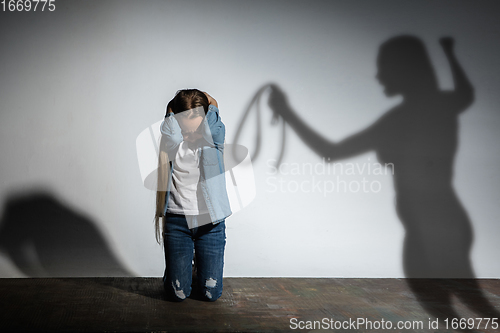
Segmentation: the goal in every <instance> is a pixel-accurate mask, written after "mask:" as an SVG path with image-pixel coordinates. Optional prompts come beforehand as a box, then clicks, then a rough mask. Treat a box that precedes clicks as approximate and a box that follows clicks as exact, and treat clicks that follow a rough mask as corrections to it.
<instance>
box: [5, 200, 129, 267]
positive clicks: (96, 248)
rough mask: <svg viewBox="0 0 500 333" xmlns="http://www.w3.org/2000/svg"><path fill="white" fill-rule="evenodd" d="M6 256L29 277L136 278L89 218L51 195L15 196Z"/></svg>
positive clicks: (8, 214) (9, 203) (8, 212)
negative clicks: (132, 276)
mask: <svg viewBox="0 0 500 333" xmlns="http://www.w3.org/2000/svg"><path fill="white" fill-rule="evenodd" d="M3 210H4V212H3V216H2V218H1V220H0V250H1V251H2V252H3V253H4V254H6V255H7V256H8V257H9V259H10V260H11V261H12V263H14V264H15V265H16V266H17V268H18V269H19V270H20V271H21V272H22V273H24V274H25V275H27V276H29V277H103V276H131V275H132V274H131V273H130V272H129V271H128V270H127V269H126V268H124V267H123V265H122V264H121V263H120V261H119V260H118V259H117V258H116V256H115V255H114V254H113V252H112V251H111V249H110V248H109V245H108V244H107V242H106V240H105V238H104V237H103V236H102V233H101V232H100V231H99V230H98V229H97V227H96V226H95V225H94V223H93V222H92V221H90V220H89V219H88V218H87V217H85V216H83V215H81V214H79V213H77V212H75V211H73V210H72V209H70V208H68V207H67V206H66V205H64V204H63V203H61V202H60V201H59V200H57V199H56V198H55V197H54V196H53V195H51V194H50V193H47V192H46V191H36V192H33V193H26V194H19V195H11V196H10V197H8V198H7V200H6V201H5V204H4V209H3Z"/></svg>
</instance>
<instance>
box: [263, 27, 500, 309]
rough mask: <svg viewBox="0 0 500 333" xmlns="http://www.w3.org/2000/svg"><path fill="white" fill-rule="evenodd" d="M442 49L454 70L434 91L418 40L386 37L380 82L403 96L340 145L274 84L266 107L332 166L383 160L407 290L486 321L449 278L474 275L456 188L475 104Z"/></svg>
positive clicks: (482, 301)
mask: <svg viewBox="0 0 500 333" xmlns="http://www.w3.org/2000/svg"><path fill="white" fill-rule="evenodd" d="M440 43H441V46H442V48H443V50H444V53H445V54H446V57H447V59H448V61H449V64H450V67H451V71H452V75H453V80H454V84H455V88H454V90H453V91H441V90H440V89H439V88H438V83H437V79H436V75H435V73H434V69H433V67H432V65H431V62H430V58H429V56H428V54H427V50H426V48H425V46H424V44H423V42H422V41H421V40H420V39H419V38H417V37H414V36H408V35H403V36H397V37H394V38H391V39H389V40H387V41H386V42H384V43H383V44H382V45H381V46H380V49H379V53H378V58H377V67H378V72H377V79H378V80H379V82H380V83H381V84H382V85H383V86H384V88H385V94H386V95H387V96H396V95H401V96H402V97H403V99H402V102H401V103H400V104H399V105H397V106H395V107H394V108H392V109H391V110H389V111H388V112H387V113H386V114H384V115H383V116H382V117H380V118H379V119H378V120H377V121H376V122H375V123H374V124H372V125H371V126H369V127H368V128H366V129H365V130H363V131H361V132H359V133H356V134H354V135H351V136H349V137H348V138H346V139H344V140H342V141H340V142H338V143H334V142H331V141H329V140H327V139H325V138H324V137H323V136H321V135H320V134H318V133H317V132H316V131H314V130H313V129H312V128H311V127H309V126H308V125H307V124H305V123H304V122H303V121H302V120H301V119H300V118H299V117H298V116H297V114H296V113H295V112H294V111H293V110H292V106H291V105H290V104H289V103H288V100H287V98H286V96H285V94H284V93H283V92H282V91H281V90H280V88H279V87H278V86H277V85H271V93H270V96H269V105H270V107H271V108H272V110H273V111H274V112H275V114H278V115H279V116H281V117H282V118H283V119H284V121H285V122H287V123H288V124H289V125H290V126H291V127H292V128H293V129H294V130H295V131H296V133H297V134H298V135H299V136H300V138H301V139H302V140H303V141H304V142H305V143H306V144H307V145H308V146H309V147H310V148H311V149H312V150H313V151H315V152H316V153H317V154H319V155H320V156H322V157H324V158H325V159H328V160H329V161H335V160H339V159H344V158H348V157H351V156H354V155H357V154H361V153H364V152H367V151H372V150H373V151H375V153H376V154H377V158H378V159H379V161H380V162H382V163H392V164H393V165H394V170H393V174H394V186H395V192H396V209H397V213H398V216H399V218H400V220H401V222H402V223H403V226H404V228H405V231H406V233H405V239H404V250H403V262H404V264H403V265H404V273H405V276H406V277H407V278H408V279H407V282H408V285H409V287H410V288H411V289H412V291H413V292H414V294H415V296H416V297H417V299H418V300H419V302H420V304H421V305H422V306H423V307H424V308H425V309H426V311H428V312H429V313H430V314H431V315H434V316H436V317H439V318H443V316H447V317H458V316H457V315H456V313H455V311H454V310H453V308H452V306H451V296H452V295H456V296H458V297H459V298H461V299H462V301H463V302H464V303H465V304H466V305H468V306H469V307H471V308H473V310H475V311H479V312H481V313H482V314H483V315H484V316H488V317H491V315H492V314H494V313H495V310H494V308H493V306H491V305H490V303H489V302H488V300H487V299H486V298H485V297H484V295H483V294H482V293H481V289H480V287H479V285H478V284H477V282H475V281H474V280H467V285H468V287H465V285H464V284H463V283H461V282H460V281H461V280H450V279H452V278H465V279H473V278H474V277H475V276H474V272H473V269H472V264H471V260H470V250H471V245H472V239H473V233H472V226H471V222H470V219H469V216H468V214H467V212H466V211H465V209H464V207H463V206H462V204H461V203H460V200H459V199H458V197H457V194H456V193H455V190H454V188H453V163H454V158H455V154H456V151H457V145H458V116H459V115H460V114H461V113H462V112H463V111H465V110H466V109H467V108H468V107H469V106H470V105H471V104H472V102H473V100H474V91H473V87H472V85H471V83H470V82H469V80H468V78H467V76H466V74H465V72H464V71H463V69H462V67H461V66H460V64H459V63H458V61H457V59H456V57H455V54H454V41H453V39H452V38H443V39H441V41H440ZM302 114H305V113H302ZM422 278H425V280H422ZM445 279H446V280H445ZM462 281H463V282H464V283H465V280H462Z"/></svg>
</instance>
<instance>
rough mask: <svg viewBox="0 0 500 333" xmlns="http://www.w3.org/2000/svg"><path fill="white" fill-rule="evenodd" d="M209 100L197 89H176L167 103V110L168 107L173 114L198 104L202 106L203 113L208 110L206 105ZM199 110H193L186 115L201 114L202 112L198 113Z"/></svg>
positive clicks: (194, 107)
mask: <svg viewBox="0 0 500 333" xmlns="http://www.w3.org/2000/svg"><path fill="white" fill-rule="evenodd" d="M209 105H210V102H209V101H208V98H207V95H205V94H204V93H203V92H202V91H199V90H198V89H183V90H178V91H177V93H176V95H175V97H174V98H173V99H172V100H171V101H170V102H169V103H168V106H167V112H168V109H169V108H170V109H171V110H172V112H173V113H174V114H178V113H181V112H184V111H187V110H191V109H196V108H199V107H200V106H201V107H203V111H205V114H207V112H208V106H209ZM200 112H201V110H199V111H194V113H190V114H189V115H188V116H190V117H193V116H203V115H204V114H198V113H200Z"/></svg>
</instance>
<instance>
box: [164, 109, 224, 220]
mask: <svg viewBox="0 0 500 333" xmlns="http://www.w3.org/2000/svg"><path fill="white" fill-rule="evenodd" d="M160 131H161V134H162V135H163V136H164V137H166V143H167V147H166V150H167V155H168V156H169V158H170V168H169V169H170V170H169V175H168V184H167V195H166V196H165V207H164V209H163V215H165V214H166V213H167V208H168V200H169V196H170V186H171V184H172V173H173V165H172V160H173V158H174V157H175V156H176V154H177V150H178V149H179V146H180V144H181V143H182V141H183V140H184V139H183V136H182V133H181V128H180V126H179V123H178V122H177V119H175V115H174V114H173V113H167V116H166V117H165V120H164V121H163V123H162V124H161V126H160ZM225 135H226V128H225V126H224V124H223V123H222V121H221V118H220V116H219V109H218V108H217V107H216V106H214V105H210V106H209V107H208V112H207V114H206V117H205V118H204V119H203V138H204V142H205V143H204V145H203V146H202V147H201V149H199V150H198V153H199V154H200V155H199V156H198V157H199V161H200V185H201V190H202V192H203V198H204V199H205V203H206V204H207V208H208V212H209V215H210V218H211V220H212V223H213V224H216V223H219V222H222V221H224V219H225V218H226V217H228V216H229V215H231V207H230V205H229V199H228V197H227V192H226V178H225V170H224V158H223V153H224V137H225Z"/></svg>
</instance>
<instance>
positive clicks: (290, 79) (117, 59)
mask: <svg viewBox="0 0 500 333" xmlns="http://www.w3.org/2000/svg"><path fill="white" fill-rule="evenodd" d="M56 6H57V7H56V10H55V12H52V13H49V12H43V13H42V12H38V13H6V12H2V13H0V59H1V60H0V87H1V88H0V112H1V113H0V135H1V140H0V154H1V156H2V162H1V167H0V191H1V192H0V195H1V198H2V202H6V200H7V198H9V197H11V196H12V195H23V194H29V193H32V192H33V191H35V190H37V189H43V190H44V191H46V192H47V193H50V194H51V195H53V197H54V198H55V199H56V200H57V201H58V202H60V203H61V205H64V206H65V207H67V208H68V209H71V210H72V211H74V212H75V213H76V214H79V215H82V216H84V217H85V218H86V219H87V220H88V221H91V223H93V224H94V225H95V226H96V228H97V230H99V232H100V233H101V234H102V235H103V237H104V239H105V242H106V243H107V244H108V245H109V246H110V247H111V250H112V252H113V253H114V255H116V256H117V260H118V261H119V262H121V263H122V265H123V266H124V268H125V269H126V270H128V271H129V272H131V274H132V275H138V276H160V275H162V274H163V267H164V266H163V265H164V262H163V252H162V248H161V247H160V246H159V245H157V244H156V243H155V240H154V231H153V223H152V217H153V212H154V195H155V194H154V192H151V191H149V190H147V189H145V188H144V187H143V185H142V183H141V177H140V173H139V167H138V162H137V157H136V147H135V140H136V137H137V135H138V134H139V133H140V132H141V131H142V130H143V129H144V128H146V127H147V126H149V125H151V124H153V123H155V122H156V121H158V120H160V119H161V118H162V116H163V114H164V106H165V104H166V102H168V100H169V99H170V98H172V96H173V95H174V93H175V91H176V90H177V89H181V88H189V87H196V88H199V89H202V90H206V91H208V92H209V93H210V94H212V96H214V97H215V98H216V99H217V100H218V102H219V106H220V110H221V115H222V117H223V120H224V122H225V124H226V128H227V137H226V141H227V142H230V143H231V142H232V141H233V139H234V136H235V134H236V128H237V126H238V124H239V121H240V119H241V117H242V115H243V112H244V110H245V107H246V105H247V103H248V102H249V100H250V98H251V97H252V96H253V94H254V93H255V92H256V90H257V89H258V88H259V87H260V86H261V85H263V84H264V83H267V82H271V81H272V82H276V83H278V84H279V85H280V86H281V88H282V89H283V90H284V91H285V92H286V93H287V94H288V96H289V98H290V100H291V102H292V104H293V106H294V108H295V109H296V110H297V111H299V112H301V116H302V118H303V119H304V120H305V121H306V122H307V123H308V124H309V125H311V126H312V127H313V128H314V129H315V130H316V131H318V132H320V133H322V134H323V135H324V136H325V137H327V138H329V139H331V140H340V139H342V138H345V137H346V136H348V135H350V134H353V133H355V132H357V131H359V130H361V129H363V128H365V127H366V126H367V125H369V124H371V123H372V122H373V121H375V120H376V119H378V117H380V116H381V115H382V114H384V112H385V111H387V110H388V109H389V108H390V107H391V106H393V105H395V104H397V103H398V102H399V99H398V98H393V99H388V98H387V97H385V95H384V94H383V91H382V88H381V87H380V85H379V84H378V82H377V80H376V79H375V73H376V67H375V59H376V55H377V52H378V47H379V46H380V44H381V43H382V42H384V41H385V40H387V39H388V38H390V37H393V36H396V35H399V34H403V33H410V34H413V35H416V36H418V37H420V38H422V39H423V40H424V42H425V43H426V46H427V47H428V50H429V52H430V55H431V57H432V61H433V63H434V65H435V68H436V71H437V74H438V75H439V81H440V84H441V87H442V88H443V89H450V88H452V80H451V74H450V71H449V68H448V64H447V62H446V59H445V58H444V55H443V53H442V51H441V49H440V47H439V44H438V39H439V37H441V36H444V35H451V36H453V37H454V38H455V39H456V41H457V46H456V51H457V56H458V58H459V60H460V62H461V64H462V65H463V67H464V68H465V69H466V71H467V73H468V74H469V76H470V78H471V81H472V82H473V85H474V87H475V90H476V97H477V98H476V101H475V103H474V104H473V105H472V106H471V107H470V108H469V109H468V110H467V112H466V113H464V114H463V115H462V116H461V117H460V127H459V150H458V153H457V159H456V164H455V186H456V191H457V193H458V196H459V198H460V199H461V201H462V203H463V205H464V207H465V209H466V210H467V212H468V214H469V216H470V218H471V221H472V225H473V229H474V244H473V250H472V253H471V257H472V260H473V266H474V269H475V273H476V276H478V277H485V278H486V277H496V278H498V277H500V266H499V265H498V260H497V258H498V257H499V255H500V242H498V237H499V236H500V224H499V223H497V217H498V216H500V206H499V205H498V199H499V198H500V190H499V188H500V178H499V177H498V174H497V170H498V167H497V165H499V164H500V154H498V143H499V139H500V137H499V134H498V131H497V128H498V126H499V125H500V113H499V112H498V107H499V106H500V95H498V94H497V91H499V89H500V75H499V74H500V66H499V65H500V61H499V59H500V45H499V44H498V37H499V36H500V23H498V22H499V21H498V15H499V14H500V12H499V11H500V6H499V5H498V3H497V2H496V1H482V2H480V4H478V3H476V2H471V1H439V2H421V1H400V0H397V1H387V0H384V1H307V2H306V1H273V2H268V1H252V2H250V1H198V2H194V1H193V2H185V1H136V2H132V1H99V2H97V1H92V2H89V1H79V2H77V1H64V2H62V1H60V2H57V3H56ZM262 112H263V129H262V130H263V132H262V133H263V137H262V139H263V142H264V143H265V144H264V146H263V148H262V149H263V150H262V151H261V153H260V156H259V157H258V159H257V160H255V161H254V164H253V166H254V171H255V175H256V185H257V196H256V199H255V201H254V202H253V203H252V204H251V205H250V206H249V207H247V209H245V210H243V211H241V212H238V213H237V214H234V215H233V216H232V217H230V218H229V219H228V220H227V237H228V238H227V247H226V261H225V276H227V277H230V276H303V277H403V270H402V244H403V237H404V230H403V227H402V225H401V222H400V221H399V219H398V217H397V216H396V213H395V207H394V191H393V187H392V178H391V176H390V175H382V176H379V175H373V174H372V175H367V174H362V175H360V174H358V175H356V176H353V177H354V178H352V179H351V178H349V177H347V176H345V177H344V178H343V179H345V180H356V181H361V180H362V178H363V177H366V179H367V180H368V181H370V182H380V184H381V191H380V192H378V193H332V194H328V195H326V196H325V195H324V193H315V192H313V193H304V192H302V191H297V192H296V193H291V192H292V191H291V190H288V191H284V192H280V191H274V192H273V187H272V185H270V183H271V184H272V183H273V182H274V181H277V180H279V179H283V180H284V181H286V182H288V183H287V184H290V182H303V181H310V180H311V176H310V175H300V176H293V175H274V176H275V177H278V178H277V179H276V180H274V179H272V178H270V177H272V176H273V175H270V174H269V173H270V171H271V168H270V167H269V166H268V164H269V163H270V162H269V161H270V160H272V159H276V158H277V155H278V152H279V131H278V128H277V127H273V126H271V125H270V119H271V113H270V111H269V109H268V108H267V106H266V105H265V103H264V105H263V109H262ZM251 118H252V117H251ZM255 131H256V128H255V126H254V123H253V120H252V121H249V122H248V124H247V125H246V127H245V131H244V133H243V139H242V142H241V143H243V144H245V145H246V146H247V147H249V148H250V150H252V149H254V148H255V147H254V146H253V140H254V135H255ZM287 135H288V141H287V147H286V152H285V156H284V160H283V162H284V163H285V164H286V165H288V166H289V167H290V166H291V163H303V162H304V161H308V162H311V163H319V162H321V159H320V158H319V157H318V156H317V155H315V154H314V153H313V152H312V151H311V150H310V149H309V148H307V146H306V145H305V144H304V143H302V142H301V140H300V139H299V138H298V137H297V136H296V135H295V133H294V132H293V131H292V130H291V129H290V128H288V131H287ZM376 162H377V160H376V157H375V155H374V154H373V153H368V154H364V155H361V156H358V157H355V158H353V159H350V160H344V161H341V163H344V165H346V163H360V164H363V163H376ZM330 177H331V176H317V179H319V180H321V181H327V180H329V179H331V178H330ZM1 209H4V210H5V206H4V208H1ZM26 209H27V210H30V209H31V208H30V207H26ZM31 213H32V215H33V217H34V218H35V219H36V217H37V211H36V210H35V209H33V211H32V212H31ZM64 236H65V235H64V234H62V235H61V237H64ZM28 243H29V240H28ZM23 246H24V245H23ZM26 246H29V245H26ZM88 246H89V247H91V246H92V245H88ZM34 252H35V256H36V249H35V251H34ZM30 253H33V251H32V252H30ZM83 256H84V255H83ZM33 260H34V261H36V260H37V259H36V258H35V259H33ZM0 267H1V268H0V276H2V277H18V276H25V275H26V274H25V273H23V272H22V271H21V270H20V269H19V268H18V267H17V266H16V264H15V263H14V262H13V261H12V258H10V257H9V256H8V254H6V252H3V254H2V256H0ZM75 274H76V275H79V273H75ZM49 275H50V273H49Z"/></svg>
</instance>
